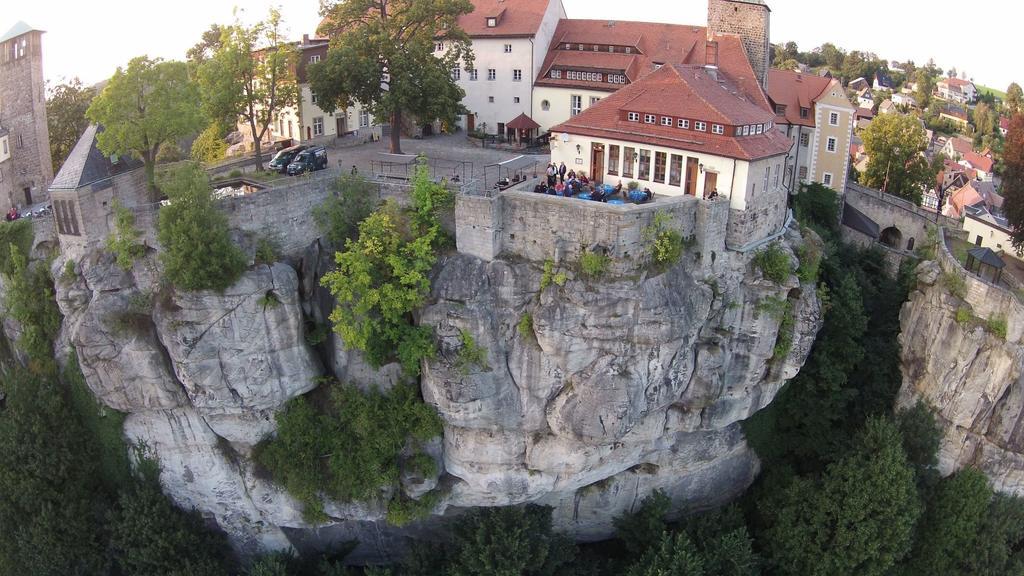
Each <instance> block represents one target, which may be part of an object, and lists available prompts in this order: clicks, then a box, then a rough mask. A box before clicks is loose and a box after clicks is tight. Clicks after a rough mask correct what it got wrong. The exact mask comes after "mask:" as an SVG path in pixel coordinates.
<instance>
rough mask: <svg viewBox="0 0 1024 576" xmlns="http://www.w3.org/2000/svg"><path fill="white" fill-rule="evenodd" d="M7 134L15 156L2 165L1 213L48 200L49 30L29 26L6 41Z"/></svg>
mask: <svg viewBox="0 0 1024 576" xmlns="http://www.w3.org/2000/svg"><path fill="white" fill-rule="evenodd" d="M5 132H6V135H5V136H0V139H3V138H6V139H7V149H8V154H9V157H8V158H6V159H5V160H3V161H2V162H0V177H2V178H3V181H2V182H0V209H2V210H4V211H6V210H7V209H8V208H10V206H27V205H30V204H34V203H37V202H42V201H45V200H46V199H47V198H48V193H47V189H48V188H49V186H50V182H52V181H53V164H52V161H51V159H50V130H49V128H48V127H47V125H46V81H45V79H44V78H43V31H42V30H36V29H34V28H32V27H31V26H29V25H28V24H25V23H24V22H18V23H17V24H15V25H14V27H13V28H11V29H10V30H8V31H7V33H6V34H4V35H3V36H0V134H4V133H5ZM0 146H2V143H0ZM3 157H4V154H3V148H2V147H0V158H3Z"/></svg>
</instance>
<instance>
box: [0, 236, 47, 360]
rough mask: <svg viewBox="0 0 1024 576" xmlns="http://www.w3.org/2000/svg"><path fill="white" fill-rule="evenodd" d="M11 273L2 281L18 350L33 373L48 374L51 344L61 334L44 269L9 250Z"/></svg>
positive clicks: (15, 251)
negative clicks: (15, 326)
mask: <svg viewBox="0 0 1024 576" xmlns="http://www.w3.org/2000/svg"><path fill="white" fill-rule="evenodd" d="M10 262H11V268H10V270H11V272H10V274H7V275H6V276H5V277H4V280H5V284H6V286H5V287H6V292H7V294H6V298H5V301H4V304H5V307H6V309H7V314H8V315H9V316H10V318H11V319H13V320H15V321H16V322H17V323H18V325H19V327H20V328H21V334H20V336H19V337H18V348H19V349H20V350H21V351H22V352H24V353H25V355H26V356H27V357H28V360H29V366H30V367H31V369H32V370H33V371H36V372H45V373H51V372H53V370H54V369H55V368H56V365H55V363H54V360H53V340H54V338H56V337H57V331H58V330H60V310H58V309H57V302H56V299H55V297H54V292H53V283H52V281H51V280H50V273H49V272H48V271H47V269H46V266H45V265H43V264H42V263H37V264H36V265H34V266H31V265H29V262H28V260H26V258H25V257H24V256H22V254H21V252H20V250H18V248H17V247H16V246H14V245H11V246H10Z"/></svg>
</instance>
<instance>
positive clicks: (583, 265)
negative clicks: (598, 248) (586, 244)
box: [580, 251, 612, 279]
mask: <svg viewBox="0 0 1024 576" xmlns="http://www.w3.org/2000/svg"><path fill="white" fill-rule="evenodd" d="M611 262H612V259H611V258H609V257H608V256H607V255H606V254H600V253H598V252H590V251H584V252H583V253H582V254H580V272H581V273H582V274H583V275H584V276H586V277H588V278H592V279H597V278H600V277H601V276H604V275H605V273H607V272H608V267H609V266H610V265H611Z"/></svg>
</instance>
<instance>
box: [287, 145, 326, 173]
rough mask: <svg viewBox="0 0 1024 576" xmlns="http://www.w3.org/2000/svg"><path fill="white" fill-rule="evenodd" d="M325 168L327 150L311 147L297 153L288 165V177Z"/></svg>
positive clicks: (320, 147) (321, 147)
mask: <svg viewBox="0 0 1024 576" xmlns="http://www.w3.org/2000/svg"><path fill="white" fill-rule="evenodd" d="M325 168H327V148H324V147H323V146H313V147H311V148H307V149H305V150H303V151H302V152H300V153H299V155H298V156H296V157H295V159H294V160H292V163H291V164H289V165H288V175H289V176H296V175H298V174H305V173H306V172H316V171H317V170H323V169H325Z"/></svg>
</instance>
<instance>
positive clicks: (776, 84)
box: [767, 68, 833, 126]
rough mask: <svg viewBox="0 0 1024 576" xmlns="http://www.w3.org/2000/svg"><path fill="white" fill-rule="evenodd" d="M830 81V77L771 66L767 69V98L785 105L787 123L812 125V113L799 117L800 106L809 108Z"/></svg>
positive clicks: (826, 88) (830, 83)
mask: <svg viewBox="0 0 1024 576" xmlns="http://www.w3.org/2000/svg"><path fill="white" fill-rule="evenodd" d="M832 82H833V80H832V79H831V78H823V77H821V76H813V75H808V74H801V73H799V72H791V71H788V70H776V69H774V68H773V69H771V70H769V71H768V88H767V90H768V98H769V99H770V100H771V101H772V102H773V103H774V104H781V105H783V106H785V107H786V113H785V118H786V123H787V124H793V125H798V126H814V115H813V114H808V115H807V118H801V117H800V108H808V109H809V108H811V106H812V105H813V104H814V102H815V101H817V100H818V98H819V97H821V95H822V94H824V93H825V91H826V90H828V87H829V86H830V85H832Z"/></svg>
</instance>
